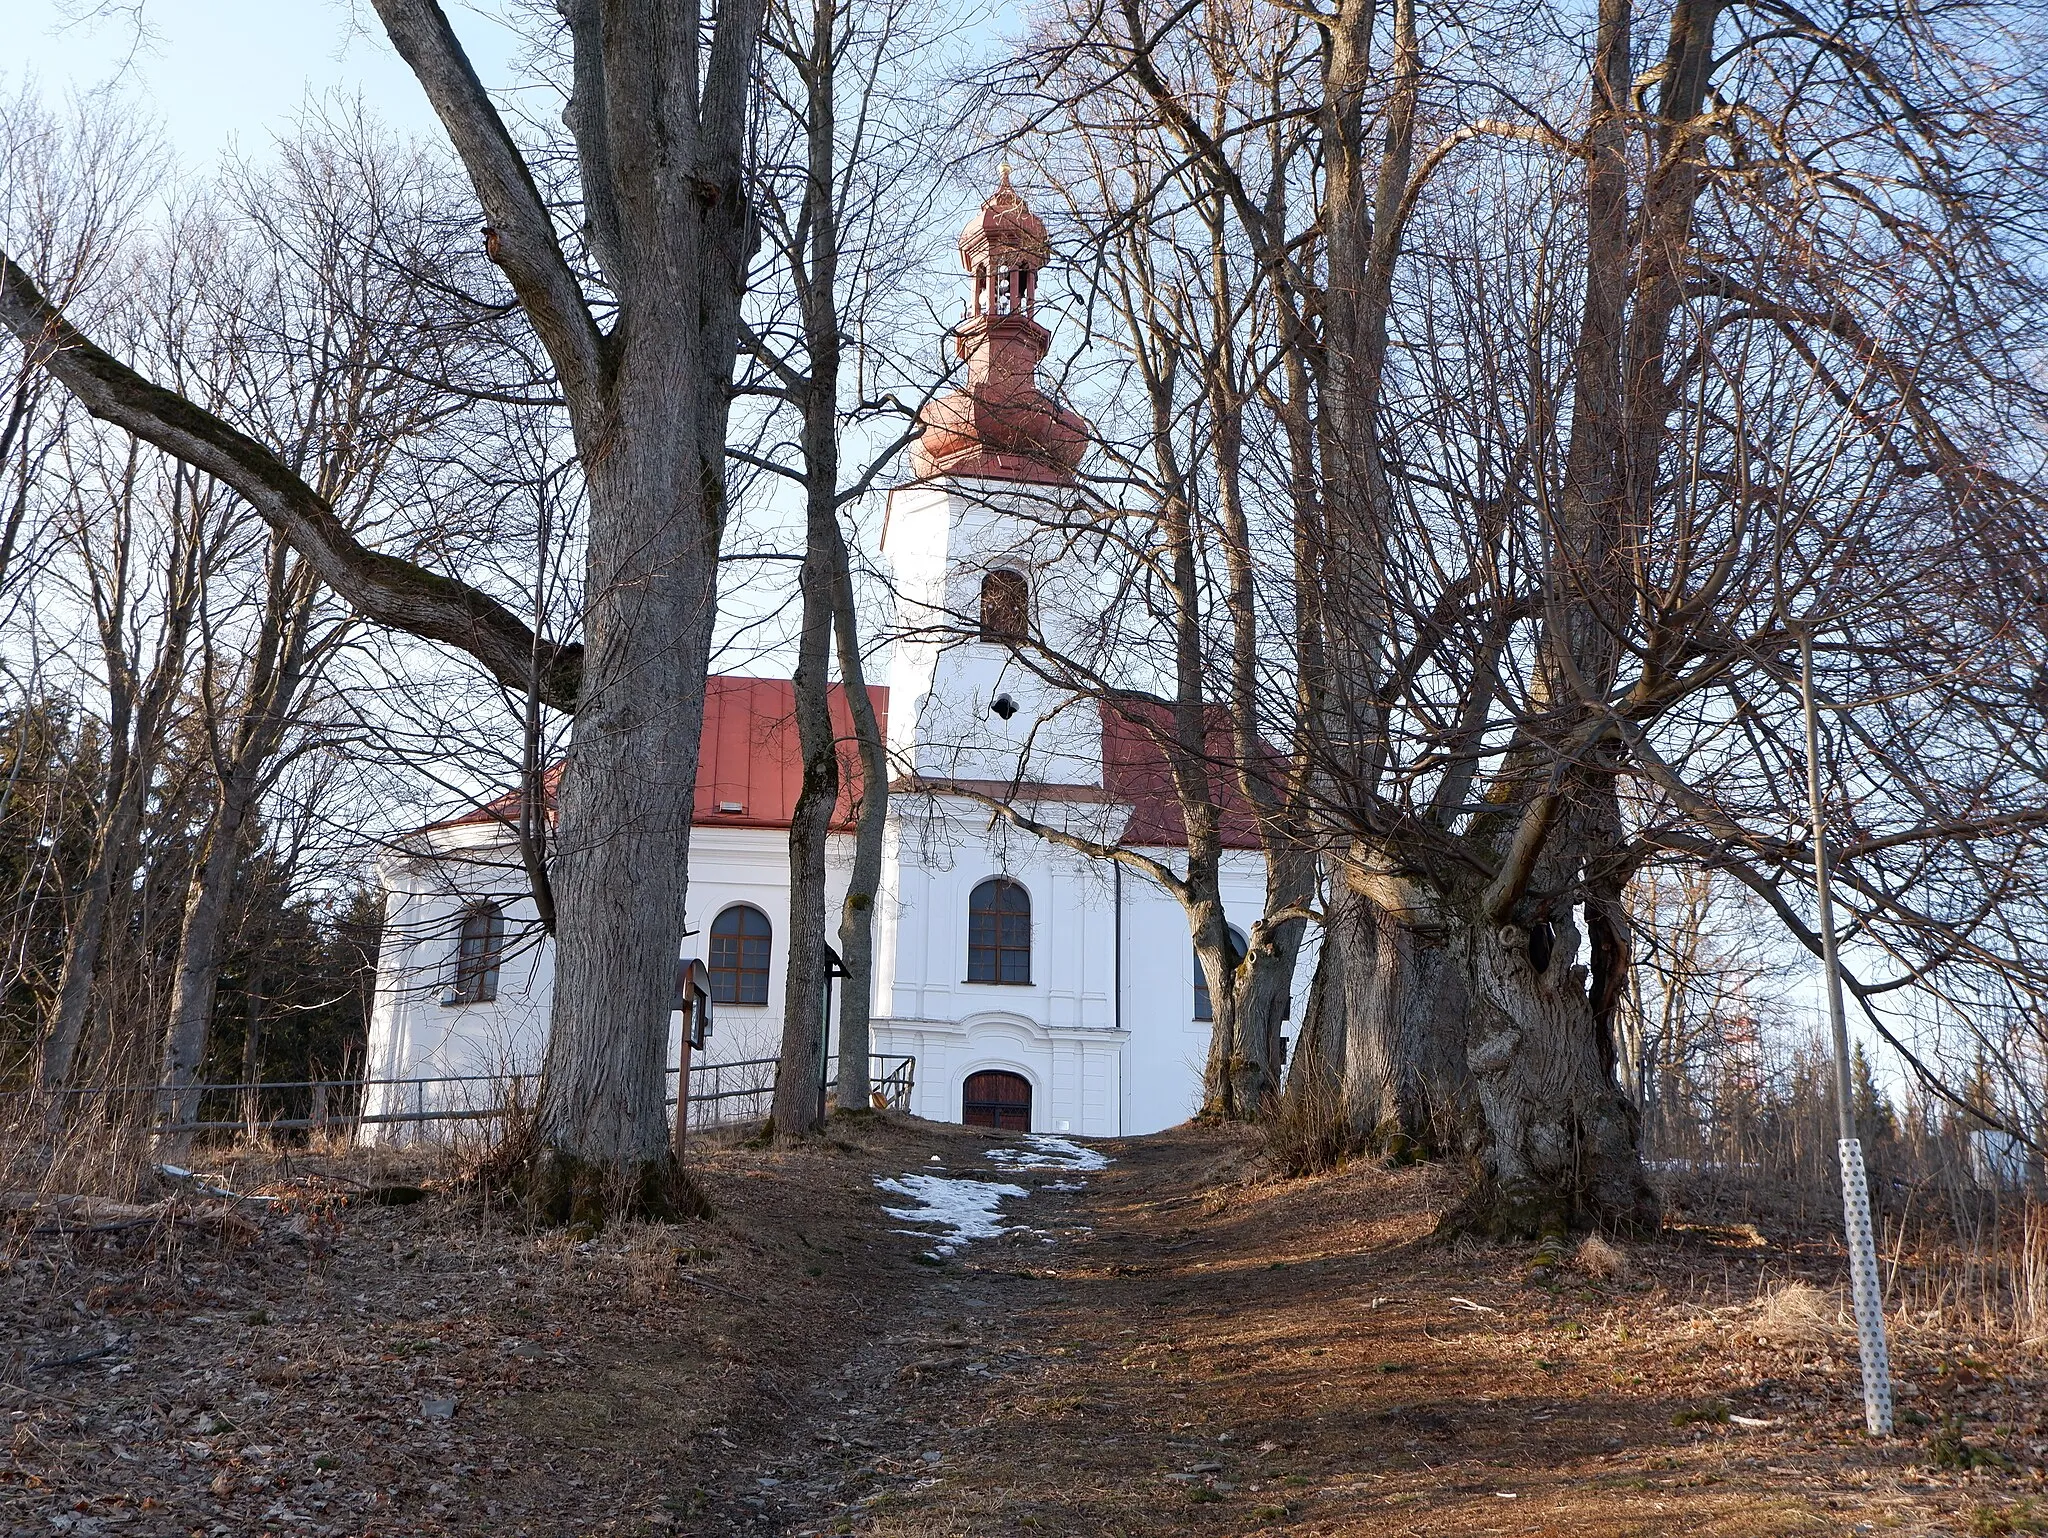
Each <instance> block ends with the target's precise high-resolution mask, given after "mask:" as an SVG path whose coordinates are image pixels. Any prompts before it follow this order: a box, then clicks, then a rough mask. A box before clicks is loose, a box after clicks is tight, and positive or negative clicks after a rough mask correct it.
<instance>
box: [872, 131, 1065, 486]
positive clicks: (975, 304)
mask: <svg viewBox="0 0 2048 1538" xmlns="http://www.w3.org/2000/svg"><path fill="white" fill-rule="evenodd" d="M1051 255H1052V247H1051V245H1050V244H1049V243H1048V242H1047V241H1046V238H1045V224H1044V222H1043V221H1042V220H1040V219H1039V218H1038V216H1037V215H1036V214H1034V213H1032V212H1031V209H1030V207H1029V206H1028V205H1027V204H1026V203H1025V201H1024V199H1023V198H1022V197H1020V196H1019V195H1018V193H1017V190H1016V189H1015V188H1014V187H1012V186H1011V185H1010V169H1009V167H1008V166H1005V167H1004V168H1003V174H1002V182H1001V184H1000V185H999V186H998V187H997V188H996V190H995V192H994V193H993V194H992V195H991V196H990V198H989V200H988V201H987V202H986V203H984V204H982V205H981V212H980V213H978V214H976V215H975V216H974V217H973V218H972V219H970V220H968V221H967V227H966V228H965V229H963V230H962V231H961V232H960V260H961V262H962V263H963V264H964V265H965V266H966V268H967V272H968V274H969V278H970V281H971V284H972V299H971V304H970V310H969V314H968V316H967V318H966V319H965V320H963V321H962V322H961V323H960V325H959V327H958V328H957V329H956V330H955V331H954V333H953V345H954V346H955V347H956V348H957V349H958V350H959V355H960V356H961V357H962V358H964V359H965V360H966V361H967V385H966V388H965V389H961V390H954V391H952V392H950V393H948V394H946V395H942V396H940V397H938V399H936V400H934V401H932V402H931V404H929V405H928V406H926V407H925V408H924V411H923V413H922V414H921V416H920V418H919V420H920V421H921V422H922V423H923V424H924V432H923V434H922V435H921V436H920V437H919V438H918V440H917V442H916V443H915V444H913V445H912V446H911V451H910V462H911V468H912V470H913V471H914V472H915V473H916V475H917V476H918V478H919V479H920V480H922V479H925V478H927V477H930V476H936V475H958V476H974V477H978V478H981V479H984V480H1002V481H1029V482H1037V483H1041V484H1062V483H1065V482H1068V481H1071V480H1072V479H1073V478H1074V468H1075V466H1077V465H1078V464H1079V463H1080V462H1081V453H1082V450H1083V449H1084V448H1086V446H1087V441H1088V424H1087V423H1086V422H1084V421H1082V420H1081V418H1080V417H1078V416H1076V415H1075V414H1074V413H1073V412H1071V411H1069V410H1067V409H1066V408H1065V407H1063V406H1061V405H1059V404H1057V403H1056V402H1054V401H1053V400H1051V399H1049V398H1048V397H1047V396H1046V394H1045V393H1044V392H1043V391H1042V390H1040V389H1039V388H1038V363H1039V360H1040V359H1041V358H1043V357H1044V356H1045V355H1046V352H1047V350H1048V349H1049V348H1050V347H1051V346H1052V333H1051V332H1049V331H1048V330H1046V328H1045V327H1043V326H1041V325H1040V324H1039V323H1038V321H1037V320H1036V319H1035V318H1034V314H1035V312H1036V310H1037V307H1038V275H1039V273H1040V272H1041V271H1042V270H1043V269H1044V267H1045V264H1046V261H1047V259H1048V258H1050V257H1051Z"/></svg>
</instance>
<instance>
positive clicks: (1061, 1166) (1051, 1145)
mask: <svg viewBox="0 0 2048 1538" xmlns="http://www.w3.org/2000/svg"><path fill="white" fill-rule="evenodd" d="M1024 1142H1025V1144H1026V1145H1027V1146H1026V1147H1024V1148H991V1149H990V1150H989V1151H988V1160H989V1163H991V1164H1004V1165H1008V1166H1009V1167H1010V1168H1011V1169H1025V1170H1073V1171H1076V1172H1079V1171H1083V1170H1105V1169H1108V1168H1109V1156H1108V1155H1107V1154H1100V1153H1097V1152H1096V1151H1095V1150H1094V1149H1092V1148H1084V1147H1082V1146H1081V1145H1080V1144H1079V1143H1077V1142H1075V1141H1074V1140H1073V1139H1072V1138H1066V1137H1059V1136H1057V1135H1056V1134H1054V1133H1050V1132H1031V1133H1027V1134H1026V1135H1025V1138H1024Z"/></svg>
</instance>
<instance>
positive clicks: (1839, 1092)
mask: <svg viewBox="0 0 2048 1538" xmlns="http://www.w3.org/2000/svg"><path fill="white" fill-rule="evenodd" d="M1799 696H1800V704H1801V706H1802V707H1803V708H1804V710H1805V712H1806V804H1807V810H1808V812H1809V813H1810V814H1811V815H1812V818H1813V880H1814V887H1815V890H1816V891H1817V892H1818V893H1819V895H1820V914H1819V917H1820V951H1821V965H1822V967H1824V968H1825V969H1826V971H1827V982H1828V1022H1829V1024H1830V1026H1831V1027H1832V1029H1833V1034H1834V1046H1835V1110H1836V1114H1837V1116H1838V1118H1839V1121H1840V1128H1841V1145H1840V1147H1841V1157H1842V1228H1843V1231H1844V1235H1845V1237H1846V1238H1847V1240H1848V1245H1849V1286H1850V1290H1851V1293H1852V1295H1853V1296H1854V1298H1855V1302H1856V1349H1857V1355H1858V1356H1860V1357H1861V1358H1862V1361H1863V1422H1864V1424H1865V1425H1866V1426H1867V1427H1868V1428H1869V1429H1870V1434H1871V1435H1872V1436H1879V1437H1881V1436H1890V1435H1891V1432H1892V1361H1891V1351H1890V1349H1889V1348H1888V1347H1887V1345H1886V1344H1885V1338H1884V1289H1883V1287H1882V1286H1881V1284H1880V1282H1879V1279H1878V1274H1877V1246H1876V1244H1875V1243H1874V1242H1873V1239H1872V1236H1871V1232H1870V1182H1869V1181H1868V1179H1867V1178H1866V1177H1865V1175H1864V1172H1863V1144H1862V1143H1861V1142H1860V1141H1858V1139H1857V1137H1856V1106H1855V1101H1854V1099H1853V1085H1852V1083H1851V1081H1850V1075H1849V1022H1848V1019H1847V1017H1846V1016H1845V1014H1844V1013H1843V1009H1842V972H1841V967H1840V964H1839V963H1838V962H1837V960H1836V957H1835V904H1834V896H1833V893H1832V891H1831V890H1830V886H1829V877H1830V872H1829V869H1828V837H1827V821H1826V817H1825V814H1824V813H1823V810H1822V803H1821V781H1820V712H1819V710H1818V709H1817V708H1816V707H1815V705H1814V699H1813V632H1812V631H1811V630H1809V629H1807V628H1806V627H1804V626H1802V627H1801V628H1800V631H1799Z"/></svg>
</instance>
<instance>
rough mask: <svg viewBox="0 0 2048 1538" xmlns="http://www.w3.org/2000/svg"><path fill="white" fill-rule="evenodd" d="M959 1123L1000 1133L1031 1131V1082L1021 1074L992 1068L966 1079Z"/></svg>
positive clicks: (970, 1075)
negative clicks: (991, 1129) (960, 1121)
mask: <svg viewBox="0 0 2048 1538" xmlns="http://www.w3.org/2000/svg"><path fill="white" fill-rule="evenodd" d="M961 1099H962V1102H963V1103H962V1105H961V1107H960V1119H961V1120H962V1121H963V1122H965V1123H966V1124H967V1125H968V1126H970V1127H994V1128H995V1129H996V1130H997V1131H999V1132H1029V1131H1030V1130H1031V1081H1030V1080H1029V1079H1027V1078H1025V1077H1024V1076H1023V1075H1022V1074H1018V1073H1004V1072H1003V1071H1002V1070H1001V1069H998V1068H990V1069H986V1070H984V1071H983V1072H981V1073H970V1074H969V1075H968V1076H967V1089H966V1092H965V1094H963V1095H962V1097H961Z"/></svg>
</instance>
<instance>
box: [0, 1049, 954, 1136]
mask: <svg viewBox="0 0 2048 1538" xmlns="http://www.w3.org/2000/svg"><path fill="white" fill-rule="evenodd" d="M836 1061H837V1059H836V1058H833V1059H828V1060H827V1067H828V1069H829V1067H830V1066H831V1064H832V1063H834V1062H836ZM775 1069H776V1059H774V1058H772V1057H758V1058H740V1059H737V1060H735V1061H732V1062H724V1063H693V1064H691V1066H690V1084H691V1090H690V1125H691V1126H692V1127H693V1128H696V1127H715V1126H722V1125H728V1124H731V1123H734V1122H746V1121H758V1120H760V1119H761V1118H763V1117H765V1116H766V1115H767V1114H768V1104H769V1102H770V1101H771V1100H772V1099H773V1098H774V1094H775ZM869 1072H870V1077H871V1079H872V1081H873V1084H874V1104H875V1106H876V1108H877V1109H882V1108H886V1109H889V1110H897V1111H904V1110H908V1109H909V1108H910V1097H911V1092H912V1090H913V1089H914V1088H915V1086H916V1074H917V1059H916V1058H915V1057H914V1056H909V1055H906V1054H902V1053H893V1052H878V1053H875V1054H874V1055H873V1056H872V1058H871V1059H870V1063H869ZM675 1075H676V1070H675V1069H673V1068H671V1069H669V1070H668V1078H669V1090H668V1094H667V1096H666V1098H665V1100H664V1102H663V1103H664V1104H665V1105H668V1106H671V1107H673V1106H674V1105H675V1103H676V1097H675ZM470 1085H487V1086H489V1089H488V1091H487V1092H483V1093H477V1092H473V1091H471V1090H469V1089H467V1088H464V1087H462V1086H470ZM538 1085H539V1078H538V1076H537V1075H534V1074H518V1073H512V1074H506V1073H469V1074H443V1075H439V1076H436V1077H430V1078H410V1079H293V1080H277V1081H270V1082H265V1083H258V1084H191V1085H187V1086H186V1087H185V1088H184V1089H183V1090H182V1091H178V1092H177V1093H178V1094H179V1095H180V1096H181V1097H182V1096H196V1097H197V1104H198V1106H199V1108H200V1109H199V1114H198V1115H196V1116H194V1117H193V1118H192V1119H191V1120H190V1121H184V1122H179V1123H176V1124H175V1125H171V1126H167V1127H165V1128H163V1129H162V1130H164V1131H166V1132H172V1133H202V1132H242V1131H256V1132H314V1133H320V1132H334V1133H348V1134H350V1135H353V1134H354V1133H355V1132H357V1131H359V1130H360V1129H362V1128H365V1127H397V1126H420V1125H425V1124H427V1123H431V1122H458V1121H487V1120H493V1119H496V1118H499V1117H502V1116H504V1115H505V1114H506V1113H507V1112H508V1111H511V1110H513V1109H514V1108H515V1107H518V1106H522V1105H531V1104H532V1103H533V1095H534V1091H535V1090H536V1089H537V1088H538ZM699 1086H702V1087H701V1088H700V1087H699ZM373 1091H386V1092H388V1093H384V1094H376V1095H373V1093H372V1092H373ZM168 1093H171V1092H169V1091H165V1090H163V1089H160V1088H159V1087H158V1086H156V1085H154V1084H89V1085H79V1086H75V1087H71V1088H66V1089H60V1090H37V1089H30V1090H4V1091H0V1122H4V1121H6V1120H9V1119H11V1115H10V1113H12V1114H19V1112H20V1111H22V1110H28V1109H30V1108H31V1107H33V1106H36V1105H41V1104H47V1103H48V1101H49V1100H50V1099H52V1098H65V1099H69V1100H71V1101H73V1102H74V1103H79V1104H83V1103H89V1102H97V1103H99V1104H101V1105H105V1106H106V1107H107V1108H108V1110H109V1111H110V1112H112V1111H113V1110H114V1103H115V1102H118V1101H122V1100H127V1101H129V1102H131V1106H130V1107H124V1108H123V1109H124V1110H126V1111H127V1113H128V1114H130V1115H136V1116H138V1117H139V1118H140V1119H144V1120H147V1119H149V1118H151V1117H153V1116H154V1114H155V1107H156V1105H157V1104H158V1102H159V1099H160V1097H162V1096H164V1095H166V1094H168ZM408 1101H409V1102H411V1103H410V1105H409V1106H408V1104H407V1102H408ZM223 1102H225V1103H226V1104H225V1106H223ZM187 1103H192V1102H190V1101H188V1102H187ZM299 1104H303V1105H304V1107H305V1113H304V1114H303V1115H292V1114H281V1113H282V1112H284V1111H286V1110H288V1109H293V1108H296V1106H297V1105H299ZM372 1104H375V1105H376V1107H377V1108H376V1109H374V1110H372V1109H368V1107H370V1106H371V1105H372ZM266 1105H267V1106H269V1107H271V1108H273V1109H272V1112H271V1113H270V1114H266V1113H265V1109H264V1108H265V1106H266ZM209 1112H210V1113H211V1114H209ZM252 1113H253V1114H252Z"/></svg>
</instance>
